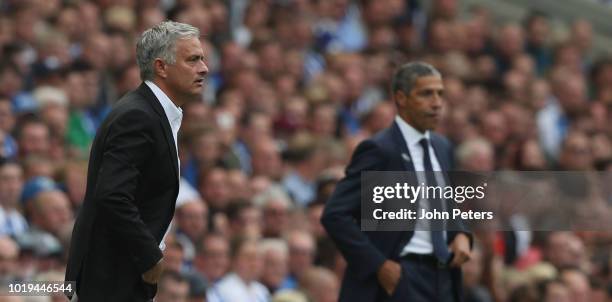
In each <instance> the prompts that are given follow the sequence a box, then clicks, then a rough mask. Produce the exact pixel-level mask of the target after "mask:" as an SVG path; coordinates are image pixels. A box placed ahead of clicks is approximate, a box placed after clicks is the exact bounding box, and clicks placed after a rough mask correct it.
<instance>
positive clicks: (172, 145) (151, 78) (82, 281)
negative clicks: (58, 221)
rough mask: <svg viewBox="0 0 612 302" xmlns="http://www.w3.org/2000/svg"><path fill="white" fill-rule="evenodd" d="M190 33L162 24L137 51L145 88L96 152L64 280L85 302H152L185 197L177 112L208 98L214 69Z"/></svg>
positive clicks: (131, 98) (101, 134) (125, 104)
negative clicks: (165, 243) (207, 82)
mask: <svg viewBox="0 0 612 302" xmlns="http://www.w3.org/2000/svg"><path fill="white" fill-rule="evenodd" d="M199 35H200V33H199V31H198V30H197V29H196V28H194V27H193V26H191V25H187V24H182V23H176V22H162V23H160V24H158V25H156V26H154V27H153V28H151V29H148V30H147V31H145V32H144V33H143V34H142V36H141V37H140V40H139V41H138V44H137V46H136V52H137V56H136V58H137V62H138V66H139V68H140V74H141V78H142V80H143V81H144V83H142V84H141V85H140V87H138V88H137V89H136V90H134V91H131V92H129V93H127V94H126V95H125V96H124V97H123V98H122V99H121V100H119V102H118V103H117V105H116V106H115V107H114V108H113V110H112V111H111V112H110V113H109V115H108V117H107V118H106V120H105V121H104V123H103V124H102V125H101V126H100V129H98V133H97V135H96V138H95V140H94V142H93V145H92V148H91V155H90V162H89V174H88V176H87V193H86V195H85V201H84V202H83V207H82V210H81V212H80V214H79V216H78V217H77V220H76V223H75V226H74V230H73V235H72V243H71V247H70V256H69V260H68V267H67V270H66V280H67V281H76V293H77V295H78V299H79V300H80V301H150V300H152V299H153V297H154V296H155V294H156V291H157V285H156V283H157V282H158V280H159V277H160V275H161V272H162V265H161V263H162V249H163V247H162V244H161V242H162V239H163V236H164V234H165V233H166V230H167V228H168V225H169V224H170V220H171V219H172V216H173V214H174V206H175V202H176V197H177V194H178V189H179V168H178V167H179V164H178V156H177V151H178V149H177V143H176V137H177V132H178V129H179V127H180V125H181V119H182V111H181V109H180V107H179V106H181V105H182V104H184V103H185V102H187V101H188V100H190V99H197V98H199V97H200V96H201V94H202V89H203V83H204V82H203V81H204V76H205V75H206V74H207V73H208V68H207V66H206V64H205V63H204V52H203V50H202V46H201V43H200V40H199Z"/></svg>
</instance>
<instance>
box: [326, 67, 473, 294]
mask: <svg viewBox="0 0 612 302" xmlns="http://www.w3.org/2000/svg"><path fill="white" fill-rule="evenodd" d="M443 90H444V87H443V83H442V77H441V75H440V73H439V72H438V71H437V70H436V69H435V68H434V67H432V66H431V65H428V64H426V63H422V62H414V63H409V64H406V65H404V66H402V67H401V68H400V69H399V70H398V71H397V72H396V73H395V75H394V77H393V83H392V92H393V100H394V102H395V104H396V106H397V112H398V115H397V116H396V118H395V121H394V123H393V124H392V125H391V127H389V128H387V129H385V130H383V131H381V132H379V133H377V134H376V135H375V136H373V137H372V138H370V139H367V140H365V141H364V142H362V143H361V144H360V145H359V146H358V147H357V148H356V150H355V152H354V154H353V156H352V159H351V162H350V164H349V165H348V167H347V169H346V176H345V178H344V179H342V180H341V181H340V182H339V183H338V185H337V186H336V190H335V192H334V194H333V195H332V197H331V198H330V200H329V201H328V203H327V205H326V207H325V210H324V212H323V216H322V218H321V221H322V223H323V226H324V227H325V229H326V230H327V232H328V233H329V235H330V237H331V238H332V239H333V240H334V242H335V243H336V244H337V245H338V248H339V249H340V251H341V252H342V254H343V256H344V258H345V259H346V261H347V269H346V272H345V274H344V280H343V282H342V289H341V293H340V301H416V302H427V301H460V300H461V299H460V297H461V269H460V266H461V264H463V263H464V262H466V261H467V260H469V257H470V240H471V236H470V235H469V233H467V232H465V231H464V230H463V229H462V228H453V231H450V230H449V231H441V230H439V229H437V230H434V228H431V229H429V230H427V229H428V228H421V229H419V228H416V231H411V230H408V229H407V230H406V231H396V232H391V231H387V232H382V231H379V232H362V231H361V229H360V224H359V222H360V221H361V217H360V215H361V198H360V193H361V189H360V188H361V172H362V171H450V170H451V169H452V162H453V152H452V148H451V145H450V142H449V141H448V140H446V139H445V138H444V137H442V136H440V135H437V134H435V133H433V132H431V130H433V129H434V128H435V127H436V125H437V123H438V121H439V119H440V113H441V109H442V105H443V99H442V93H443ZM421 174H423V173H421ZM427 174H429V175H430V176H427V177H426V178H427V179H426V182H427V184H428V185H436V181H438V182H437V183H438V184H439V183H440V181H444V180H443V179H442V180H440V179H435V178H441V177H442V178H444V177H443V176H439V175H440V173H437V174H438V175H433V174H434V173H433V172H431V173H427ZM432 175H433V177H432ZM422 177H425V176H422ZM419 183H420V181H419ZM421 204H425V203H421ZM417 223H421V222H417ZM422 223H428V222H422ZM455 225H458V226H461V223H460V222H459V223H456V224H455ZM457 230H459V231H457Z"/></svg>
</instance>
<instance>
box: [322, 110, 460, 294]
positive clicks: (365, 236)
mask: <svg viewBox="0 0 612 302" xmlns="http://www.w3.org/2000/svg"><path fill="white" fill-rule="evenodd" d="M431 145H432V147H433V149H434V152H435V154H436V157H437V159H438V161H439V163H440V166H441V168H442V170H443V171H450V170H452V167H453V158H454V156H453V151H452V147H451V144H450V142H449V141H448V140H447V139H445V138H444V137H442V136H440V135H437V134H435V133H431ZM405 156H410V152H409V150H408V146H407V145H406V141H405V140H404V137H403V136H402V133H401V131H400V129H399V126H398V125H397V124H396V123H395V122H394V123H393V124H392V126H391V127H389V128H387V129H385V130H383V131H381V132H379V133H377V134H376V135H374V136H373V137H371V138H370V139H367V140H365V141H363V142H362V143H361V144H359V146H357V148H356V150H355V152H354V153H353V156H352V158H351V162H350V164H349V165H348V167H347V169H346V176H345V178H344V179H342V180H341V181H340V182H339V183H338V184H337V185H336V189H335V191H334V193H333V194H332V196H331V198H330V200H329V201H328V202H327V204H326V206H325V210H324V212H323V216H322V218H321V222H322V224H323V226H324V227H325V229H326V230H327V232H328V234H329V235H330V237H331V238H332V240H333V241H334V242H335V243H336V245H337V246H338V248H339V250H340V252H341V253H342V255H343V256H344V258H345V259H346V261H347V268H346V271H345V273H344V279H343V281H342V288H341V291H340V301H376V299H377V297H378V295H379V291H382V290H383V289H382V287H381V286H380V285H379V283H378V279H377V276H376V273H377V271H378V269H379V268H380V267H381V265H382V264H383V262H384V261H385V260H387V259H390V260H395V261H399V258H400V253H401V251H402V249H403V247H404V246H405V245H406V244H407V243H408V242H409V241H410V239H411V238H412V235H413V234H414V232H413V231H408V230H407V231H401V232H399V231H397V232H392V231H379V232H362V231H361V229H360V222H361V196H360V194H361V172H362V171H415V169H414V166H413V164H412V161H411V160H410V161H408V160H406V159H404V157H405ZM456 234H457V232H453V231H447V235H448V236H447V239H448V242H451V241H452V240H453V239H454V237H455V235H456ZM451 270H452V274H453V281H454V284H457V285H460V284H461V271H460V269H451ZM455 288H456V295H457V297H459V296H460V295H461V293H460V286H456V287H455ZM457 301H459V300H457Z"/></svg>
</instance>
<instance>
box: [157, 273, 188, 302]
mask: <svg viewBox="0 0 612 302" xmlns="http://www.w3.org/2000/svg"><path fill="white" fill-rule="evenodd" d="M155 301H160V302H187V301H189V281H188V280H187V279H185V278H184V277H183V276H181V275H180V274H179V273H178V272H174V271H166V272H164V273H163V274H162V276H161V277H160V278H159V285H158V294H157V296H156V298H155Z"/></svg>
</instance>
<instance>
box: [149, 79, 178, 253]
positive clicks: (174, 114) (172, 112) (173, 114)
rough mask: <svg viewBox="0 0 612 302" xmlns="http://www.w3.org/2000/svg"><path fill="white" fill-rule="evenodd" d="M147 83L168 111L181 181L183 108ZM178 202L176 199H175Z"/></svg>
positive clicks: (150, 83) (163, 246) (160, 246)
mask: <svg viewBox="0 0 612 302" xmlns="http://www.w3.org/2000/svg"><path fill="white" fill-rule="evenodd" d="M145 84H147V86H149V88H151V90H152V91H153V94H154V95H155V97H156V98H157V99H158V100H159V103H160V104H161V106H162V108H164V113H166V118H167V119H168V123H170V128H171V129H172V137H173V138H174V147H175V151H176V159H177V160H178V161H177V167H178V169H179V170H178V171H177V173H178V177H179V182H180V179H181V172H180V171H181V170H180V169H181V160H180V159H179V157H178V141H177V137H178V131H179V129H180V128H181V122H182V121H183V110H182V109H181V108H180V107H179V106H177V105H175V104H174V102H172V101H171V100H170V98H169V97H168V95H167V94H165V93H164V92H163V91H162V90H161V89H160V88H159V87H158V86H157V85H155V83H153V82H151V81H145ZM175 202H176V200H175ZM166 235H168V230H166V234H165V235H164V238H163V239H162V241H161V243H160V244H159V248H160V249H161V250H162V251H163V250H164V249H165V248H166V245H165V243H164V240H165V239H166Z"/></svg>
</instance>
